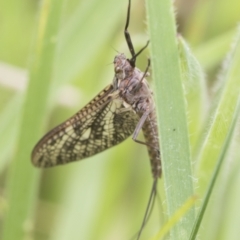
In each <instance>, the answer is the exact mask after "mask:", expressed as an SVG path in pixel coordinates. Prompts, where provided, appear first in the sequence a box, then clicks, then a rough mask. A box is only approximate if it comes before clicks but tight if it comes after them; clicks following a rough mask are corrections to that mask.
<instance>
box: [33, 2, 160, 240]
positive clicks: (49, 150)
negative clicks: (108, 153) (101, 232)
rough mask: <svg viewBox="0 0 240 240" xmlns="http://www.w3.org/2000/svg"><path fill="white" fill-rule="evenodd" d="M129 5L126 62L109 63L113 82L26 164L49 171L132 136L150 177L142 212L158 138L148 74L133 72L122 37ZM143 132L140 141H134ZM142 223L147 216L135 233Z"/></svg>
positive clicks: (156, 166) (156, 171) (155, 167)
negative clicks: (145, 159) (140, 148)
mask: <svg viewBox="0 0 240 240" xmlns="http://www.w3.org/2000/svg"><path fill="white" fill-rule="evenodd" d="M130 7H131V0H129V4H128V11H127V20H126V25H125V29H124V35H125V39H126V42H127V45H128V48H129V50H130V53H131V58H130V59H128V58H126V56H125V55H124V54H122V53H120V54H118V55H117V56H115V58H114V61H113V63H114V72H115V74H114V77H113V82H112V84H110V85H108V86H107V87H106V88H105V89H103V91H101V92H100V93H99V94H98V95H97V96H96V97H95V98H94V99H93V100H92V101H90V102H89V103H88V104H87V105H86V106H85V107H84V108H82V109H81V110H80V111H79V112H77V113H76V114H75V115H73V116H72V117H71V118H69V119H68V120H66V121H65V122H63V123H62V124H60V125H59V126H57V127H55V128H54V129H52V130H51V131H50V132H48V133H47V134H46V135H45V136H44V137H43V138H42V139H41V140H40V141H39V142H38V143H37V144H36V146H35V147H34V149H33V151H32V163H33V164H34V165H35V166H37V167H42V168H45V167H52V166H56V165H61V164H65V163H69V162H73V161H76V160H81V159H84V158H87V157H90V156H92V155H95V154H97V153H99V152H102V151H104V150H106V149H108V148H110V147H113V146H115V145H117V144H119V143H121V142H122V141H124V140H125V139H126V138H128V137H129V136H131V135H132V139H133V140H134V141H135V142H137V143H140V144H144V145H146V146H147V148H148V153H149V156H150V161H151V168H152V174H153V179H154V183H153V187H152V191H151V195H150V199H149V203H148V208H147V209H149V208H150V204H151V202H152V201H153V198H154V196H155V194H156V184H157V179H158V178H159V177H160V176H161V162H160V150H159V139H158V130H157V122H156V112H155V104H154V98H153V93H152V91H151V89H150V88H149V85H148V82H147V80H146V78H145V77H147V76H148V75H149V73H148V69H149V66H150V60H148V65H147V68H146V70H145V72H141V71H140V70H139V69H138V68H136V67H135V64H136V59H137V57H138V55H139V54H141V52H142V51H143V50H144V49H145V48H146V47H147V46H148V43H149V42H147V44H146V45H145V46H144V47H143V48H142V49H141V50H140V51H138V52H137V53H135V50H134V47H133V44H132V40H131V36H130V34H129V32H128V26H129V21H130ZM141 129H142V130H143V134H144V137H145V142H141V141H139V140H137V136H138V134H139V132H140V130H141ZM146 219H147V211H146V213H145V217H144V220H143V223H142V227H141V230H140V231H139V233H138V239H139V238H140V235H141V231H142V228H143V226H144V225H145V222H146Z"/></svg>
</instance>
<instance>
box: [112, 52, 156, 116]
mask: <svg viewBox="0 0 240 240" xmlns="http://www.w3.org/2000/svg"><path fill="white" fill-rule="evenodd" d="M114 71H115V77H114V80H113V86H114V88H115V89H116V90H117V91H118V92H119V96H120V97H121V98H122V99H123V100H124V101H125V102H126V103H127V104H129V105H130V106H131V107H132V108H133V110H134V111H136V112H137V113H138V114H140V115H141V114H143V113H144V112H146V111H150V112H151V111H152V110H153V109H154V100H153V95H152V91H151V89H150V88H149V85H148V82H147V80H146V79H145V78H144V75H146V76H149V73H147V74H145V73H143V72H141V71H140V70H139V69H138V68H136V67H132V66H131V64H130V61H129V60H128V59H127V58H126V56H125V55H124V54H123V53H120V54H118V55H117V56H115V58H114Z"/></svg>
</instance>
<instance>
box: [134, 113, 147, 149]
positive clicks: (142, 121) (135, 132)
mask: <svg viewBox="0 0 240 240" xmlns="http://www.w3.org/2000/svg"><path fill="white" fill-rule="evenodd" d="M149 113H150V111H146V112H145V113H144V114H143V115H142V117H141V118H140V120H139V122H138V124H137V126H136V128H135V130H134V132H133V136H132V140H133V141H135V142H137V143H140V144H143V145H147V146H148V144H146V143H145V142H142V141H139V140H137V136H138V134H139V132H140V130H141V129H142V126H143V124H144V123H145V121H146V119H147V117H148V115H149Z"/></svg>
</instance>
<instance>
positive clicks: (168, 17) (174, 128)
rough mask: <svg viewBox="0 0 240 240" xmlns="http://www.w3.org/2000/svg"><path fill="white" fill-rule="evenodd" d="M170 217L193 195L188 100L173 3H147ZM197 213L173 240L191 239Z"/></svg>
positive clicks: (188, 217) (187, 217)
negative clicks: (181, 65) (184, 90)
mask: <svg viewBox="0 0 240 240" xmlns="http://www.w3.org/2000/svg"><path fill="white" fill-rule="evenodd" d="M146 4H147V12H148V26H149V33H150V40H151V44H150V51H151V60H152V68H153V79H154V86H155V98H156V103H157V113H158V123H159V130H160V146H161V156H162V165H163V178H164V181H165V192H166V204H167V213H168V216H169V217H170V216H172V215H173V214H174V213H175V212H176V211H177V209H178V208H180V207H181V206H182V205H183V204H184V202H185V201H186V200H187V199H188V198H189V197H190V196H192V195H193V184H192V173H191V165H190V151H189V139H188V130H187V120H186V110H185V100H184V93H183V88H182V76H181V69H180V62H179V53H178V48H177V40H176V27H175V21H174V12H173V6H172V2H171V1H169V0H163V1H157V0H153V1H146ZM193 220H194V210H193V209H192V210H190V211H189V212H188V213H187V214H186V215H185V216H184V217H183V219H182V220H181V221H180V222H178V224H177V225H176V226H175V227H174V228H173V229H172V230H171V232H170V236H171V239H178V240H179V239H187V238H188V237H189V236H190V232H191V228H192V223H193Z"/></svg>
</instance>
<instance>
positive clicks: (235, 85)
mask: <svg viewBox="0 0 240 240" xmlns="http://www.w3.org/2000/svg"><path fill="white" fill-rule="evenodd" d="M239 62H240V31H238V35H237V37H236V40H235V42H234V44H233V46H232V50H231V52H230V54H229V55H228V57H227V59H226V60H225V68H224V70H223V71H222V74H221V81H222V83H223V84H222V85H223V89H222V91H221V95H220V99H219V103H218V105H217V108H216V110H215V112H214V113H213V116H212V123H211V126H210V129H209V131H208V134H207V136H206V138H205V141H204V144H203V147H202V150H201V153H200V156H199V165H198V169H197V176H198V178H199V179H200V181H199V188H198V192H199V194H200V195H201V196H202V195H203V193H204V191H205V189H206V186H207V185H208V182H209V180H210V177H211V175H212V172H213V169H214V166H215V165H216V162H217V159H219V156H220V153H221V149H222V148H223V146H224V142H225V139H226V137H227V134H228V132H229V130H230V126H231V123H232V119H233V117H234V114H235V109H236V106H237V103H238V98H239V93H240V89H239V86H240V78H239V76H240V68H239Z"/></svg>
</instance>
